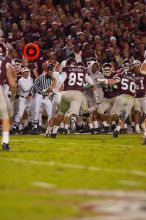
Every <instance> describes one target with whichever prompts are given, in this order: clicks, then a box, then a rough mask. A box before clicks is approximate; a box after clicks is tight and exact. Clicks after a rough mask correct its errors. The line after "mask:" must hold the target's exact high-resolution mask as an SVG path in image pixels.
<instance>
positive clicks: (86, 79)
mask: <svg viewBox="0 0 146 220" xmlns="http://www.w3.org/2000/svg"><path fill="white" fill-rule="evenodd" d="M85 82H86V83H88V84H89V85H90V86H94V82H93V79H91V77H90V76H89V75H88V74H86V75H85Z"/></svg>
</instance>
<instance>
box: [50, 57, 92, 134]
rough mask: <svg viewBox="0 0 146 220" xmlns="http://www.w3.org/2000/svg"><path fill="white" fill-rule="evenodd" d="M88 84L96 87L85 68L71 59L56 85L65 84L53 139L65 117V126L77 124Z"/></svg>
mask: <svg viewBox="0 0 146 220" xmlns="http://www.w3.org/2000/svg"><path fill="white" fill-rule="evenodd" d="M84 82H87V83H89V85H91V86H93V87H94V82H93V80H92V79H91V78H90V76H89V75H88V74H87V73H86V71H85V68H84V67H80V66H77V64H76V61H75V59H73V58H69V59H68V62H67V66H66V67H64V68H63V69H62V73H61V78H60V80H59V81H58V83H57V85H56V89H58V88H60V87H61V86H62V84H63V83H64V91H63V92H62V96H61V103H60V111H59V114H58V115H57V117H56V120H55V126H54V128H53V133H52V138H56V135H57V131H58V129H59V126H60V123H61V122H62V121H63V119H64V116H65V119H64V121H65V124H66V125H67V124H68V126H69V124H70V121H71V122H75V121H76V118H77V116H78V115H79V111H80V108H81V104H82V101H83V83H84Z"/></svg>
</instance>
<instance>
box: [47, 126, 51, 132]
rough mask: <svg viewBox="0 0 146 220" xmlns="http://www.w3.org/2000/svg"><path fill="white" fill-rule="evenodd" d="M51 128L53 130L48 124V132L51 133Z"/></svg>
mask: <svg viewBox="0 0 146 220" xmlns="http://www.w3.org/2000/svg"><path fill="white" fill-rule="evenodd" d="M51 130H52V127H50V126H48V127H47V130H46V134H50V132H51Z"/></svg>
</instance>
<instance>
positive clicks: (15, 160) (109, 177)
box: [0, 134, 146, 220]
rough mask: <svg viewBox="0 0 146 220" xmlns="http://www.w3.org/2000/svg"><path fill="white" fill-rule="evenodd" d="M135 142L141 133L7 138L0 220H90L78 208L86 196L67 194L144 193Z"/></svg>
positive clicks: (0, 161)
mask: <svg viewBox="0 0 146 220" xmlns="http://www.w3.org/2000/svg"><path fill="white" fill-rule="evenodd" d="M141 143H142V135H141V134H139V135H134V134H131V135H130V134H129V135H121V136H120V137H119V138H118V139H113V138H112V137H111V135H76V136H75V135H69V136H58V138H57V139H50V138H48V139H46V138H44V137H43V136H13V137H11V145H12V149H11V151H10V152H3V151H0V219H2V220H14V219H15V220H18V219H21V220H26V219H27V220H48V219H49V220H50V219H51V220H62V219H70V218H71V217H80V216H88V215H92V214H93V213H92V214H91V213H90V212H88V213H86V211H83V210H82V209H79V207H80V205H81V204H82V202H85V201H88V200H90V199H91V197H92V196H91V195H88V196H87V195H86V194H81V195H76V194H74V193H72V194H70V193H68V192H70V191H71V190H75V189H84V190H85V192H86V190H88V189H92V190H123V191H146V146H143V145H142V144H141ZM69 190H70V191H69ZM92 199H94V196H93V197H92Z"/></svg>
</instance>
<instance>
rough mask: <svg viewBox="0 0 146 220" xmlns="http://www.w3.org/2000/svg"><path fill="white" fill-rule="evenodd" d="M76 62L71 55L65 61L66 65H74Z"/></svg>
mask: <svg viewBox="0 0 146 220" xmlns="http://www.w3.org/2000/svg"><path fill="white" fill-rule="evenodd" d="M76 65H77V62H76V60H75V59H74V58H73V57H70V58H68V59H67V61H66V66H76Z"/></svg>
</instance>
